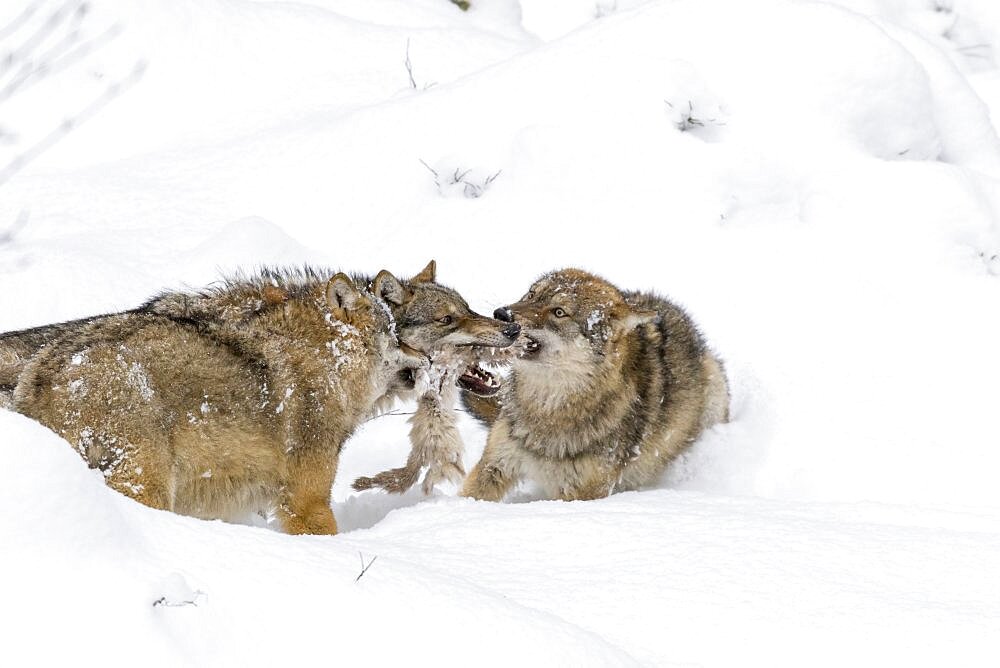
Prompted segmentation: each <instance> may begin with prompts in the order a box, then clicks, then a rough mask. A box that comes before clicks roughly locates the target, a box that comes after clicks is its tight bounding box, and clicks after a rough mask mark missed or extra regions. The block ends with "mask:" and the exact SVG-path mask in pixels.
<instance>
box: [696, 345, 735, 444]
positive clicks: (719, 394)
mask: <svg viewBox="0 0 1000 668" xmlns="http://www.w3.org/2000/svg"><path fill="white" fill-rule="evenodd" d="M701 365H702V368H703V369H704V370H705V404H704V408H703V409H702V417H701V429H708V428H709V427H712V426H714V425H716V424H722V423H725V422H729V382H728V381H727V380H726V370H725V367H724V366H723V365H722V362H720V361H719V359H718V358H717V357H715V356H714V355H712V353H705V355H704V357H702V358H701Z"/></svg>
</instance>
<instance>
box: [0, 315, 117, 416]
mask: <svg viewBox="0 0 1000 668" xmlns="http://www.w3.org/2000/svg"><path fill="white" fill-rule="evenodd" d="M100 317H101V316H95V317H94V318H83V319H81V320H71V321H69V322H61V323H57V324H53V325H43V326H42V327H33V328H31V329H22V330H20V331H16V332H5V333H3V334H0V408H10V407H11V405H12V403H13V401H14V388H15V387H16V386H17V377H18V376H19V375H21V371H23V370H24V367H25V365H27V363H28V362H29V361H30V360H31V358H32V357H33V356H34V354H35V353H37V352H38V351H39V350H41V348H42V347H43V346H45V345H47V344H49V343H51V342H53V341H55V340H56V339H58V338H59V337H60V336H62V335H63V334H65V333H67V332H75V331H77V330H79V329H82V328H83V327H84V326H85V325H87V323H89V322H91V321H92V320H94V319H96V318H100Z"/></svg>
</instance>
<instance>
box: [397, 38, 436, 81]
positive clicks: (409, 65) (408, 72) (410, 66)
mask: <svg viewBox="0 0 1000 668" xmlns="http://www.w3.org/2000/svg"><path fill="white" fill-rule="evenodd" d="M403 65H404V66H405V67H406V75H407V76H408V77H409V78H410V88H412V89H413V90H427V89H428V88H430V87H431V86H433V85H435V82H433V81H432V82H430V83H425V84H424V85H423V86H418V85H417V80H416V79H415V78H414V76H413V61H411V60H410V40H406V59H405V60H404V61H403Z"/></svg>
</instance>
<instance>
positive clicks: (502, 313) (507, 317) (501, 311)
mask: <svg viewBox="0 0 1000 668" xmlns="http://www.w3.org/2000/svg"><path fill="white" fill-rule="evenodd" d="M493 317H494V318H496V319H497V320H503V321H504V322H514V314H513V313H511V312H510V309H509V308H507V307H506V306H501V307H500V308H498V309H497V310H496V311H493Z"/></svg>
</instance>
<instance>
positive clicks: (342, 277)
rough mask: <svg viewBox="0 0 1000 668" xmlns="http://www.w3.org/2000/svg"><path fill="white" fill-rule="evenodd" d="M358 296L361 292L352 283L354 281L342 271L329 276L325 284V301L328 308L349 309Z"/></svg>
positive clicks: (356, 301) (355, 303) (354, 303)
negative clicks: (331, 276)
mask: <svg viewBox="0 0 1000 668" xmlns="http://www.w3.org/2000/svg"><path fill="white" fill-rule="evenodd" d="M360 298H361V293H360V292H359V291H358V288H357V287H356V286H355V285H354V281H352V280H351V277H350V276H348V275H347V274H345V273H343V272H341V273H339V274H337V275H336V276H334V277H333V278H331V279H330V281H329V282H328V283H327V284H326V303H327V304H328V305H329V307H330V308H342V309H345V310H347V311H350V310H351V309H352V308H354V307H355V306H356V305H357V303H358V299H360Z"/></svg>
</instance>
